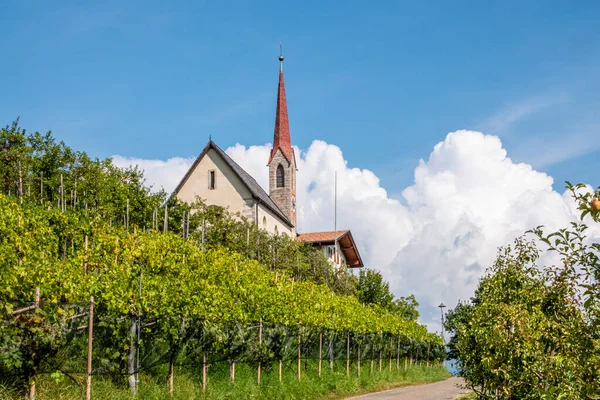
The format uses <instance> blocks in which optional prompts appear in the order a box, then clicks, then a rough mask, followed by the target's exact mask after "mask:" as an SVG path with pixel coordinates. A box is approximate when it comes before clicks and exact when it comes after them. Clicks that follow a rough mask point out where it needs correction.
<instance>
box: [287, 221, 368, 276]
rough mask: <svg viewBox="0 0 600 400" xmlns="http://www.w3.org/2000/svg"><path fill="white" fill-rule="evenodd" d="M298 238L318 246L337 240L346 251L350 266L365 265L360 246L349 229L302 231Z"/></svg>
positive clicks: (300, 240)
mask: <svg viewBox="0 0 600 400" xmlns="http://www.w3.org/2000/svg"><path fill="white" fill-rule="evenodd" d="M296 239H297V240H298V241H299V242H305V243H311V244H313V245H317V246H324V245H330V244H333V243H334V242H335V241H337V242H338V244H339V246H340V248H341V249H342V252H343V253H344V258H346V262H347V263H348V267H350V268H361V267H364V264H363V262H362V258H361V257H360V254H359V252H358V247H356V243H354V238H353V237H352V233H351V232H350V231H349V230H345V231H329V232H309V233H301V234H299V235H298V237H297V238H296Z"/></svg>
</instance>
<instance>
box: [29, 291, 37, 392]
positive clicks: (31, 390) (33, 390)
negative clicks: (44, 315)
mask: <svg viewBox="0 0 600 400" xmlns="http://www.w3.org/2000/svg"><path fill="white" fill-rule="evenodd" d="M39 307H40V288H39V287H38V288H35V308H39ZM36 379H37V376H36V375H34V376H33V377H32V378H31V384H30V385H29V400H35V381H36Z"/></svg>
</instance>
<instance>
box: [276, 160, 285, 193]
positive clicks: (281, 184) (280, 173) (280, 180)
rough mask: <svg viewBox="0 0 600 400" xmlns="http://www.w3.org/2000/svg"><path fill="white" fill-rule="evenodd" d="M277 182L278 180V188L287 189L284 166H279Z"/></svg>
mask: <svg viewBox="0 0 600 400" xmlns="http://www.w3.org/2000/svg"><path fill="white" fill-rule="evenodd" d="M276 180H277V187H280V188H282V187H285V175H284V171H283V165H281V164H279V165H278V166H277V174H276Z"/></svg>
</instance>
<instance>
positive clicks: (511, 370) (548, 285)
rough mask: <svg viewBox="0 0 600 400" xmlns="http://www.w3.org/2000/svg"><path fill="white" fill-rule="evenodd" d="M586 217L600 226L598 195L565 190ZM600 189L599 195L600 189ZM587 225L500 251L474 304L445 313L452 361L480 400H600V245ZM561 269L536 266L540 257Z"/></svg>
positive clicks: (575, 225)
mask: <svg viewBox="0 0 600 400" xmlns="http://www.w3.org/2000/svg"><path fill="white" fill-rule="evenodd" d="M567 187H568V189H570V190H571V192H572V195H573V197H574V198H575V199H576V201H577V202H578V205H579V209H580V210H581V212H582V213H581V220H583V219H584V217H585V216H586V215H588V214H589V215H590V216H591V217H592V219H593V220H594V221H595V222H599V218H600V215H599V212H600V210H594V209H593V208H592V207H591V206H590V204H591V200H592V199H593V198H598V197H599V195H600V190H598V191H596V192H595V193H582V192H581V189H583V188H584V186H583V185H577V186H573V185H571V184H570V183H567ZM599 189H600V188H599ZM586 230H587V226H586V225H585V224H583V223H582V222H574V223H572V224H571V227H570V228H568V229H567V228H565V229H560V230H558V231H557V232H553V233H550V234H548V235H546V234H545V233H544V232H543V228H542V227H538V228H536V229H533V230H531V231H529V232H528V233H527V234H528V235H531V234H533V235H534V238H536V239H537V240H533V239H528V238H527V237H521V238H518V239H517V240H516V241H515V244H514V245H513V246H507V247H506V248H504V249H501V250H500V252H499V254H498V258H497V259H496V261H495V263H494V265H493V266H492V267H491V268H489V269H488V270H487V272H486V274H485V276H484V277H483V278H482V279H481V281H480V283H479V286H478V288H477V290H476V292H475V295H474V297H473V298H472V299H471V302H470V303H461V304H459V305H458V306H457V308H455V309H454V310H452V311H451V312H449V313H448V317H447V319H446V323H445V327H446V329H447V330H448V331H450V332H451V333H452V337H451V339H450V343H449V347H450V354H449V356H450V357H453V358H456V359H457V362H458V367H459V373H460V375H461V376H463V377H464V378H465V380H466V381H467V383H468V385H469V386H470V387H471V388H473V390H474V391H475V392H476V393H477V395H478V396H479V398H482V399H488V398H489V399H492V398H494V399H498V398H500V399H512V398H519V399H540V398H569V399H571V398H573V399H575V398H577V399H579V398H596V397H597V396H598V395H599V394H600V370H599V369H598V365H600V342H599V340H598V331H599V329H598V328H599V323H598V321H599V319H598V315H599V313H598V310H599V309H600V307H599V305H600V302H599V299H600V289H599V287H598V284H597V282H598V278H600V275H599V271H600V262H599V256H600V244H598V243H592V242H590V241H589V240H588V238H587V237H586V235H585V232H586ZM540 245H541V246H543V247H545V249H544V250H545V251H549V252H553V253H555V254H557V255H558V256H559V257H560V260H561V264H560V265H558V266H550V267H541V266H539V265H537V260H538V259H539V256H540V254H541V253H542V250H540V249H539V246H540Z"/></svg>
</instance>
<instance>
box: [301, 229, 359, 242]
mask: <svg viewBox="0 0 600 400" xmlns="http://www.w3.org/2000/svg"><path fill="white" fill-rule="evenodd" d="M347 232H349V231H348V230H345V231H337V239H339V238H341V237H342V236H344V235H345V234H346V233H347ZM335 239H336V232H335V231H329V232H309V233H300V234H299V235H298V237H297V240H298V241H299V242H311V243H312V242H333V241H334V240H335Z"/></svg>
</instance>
